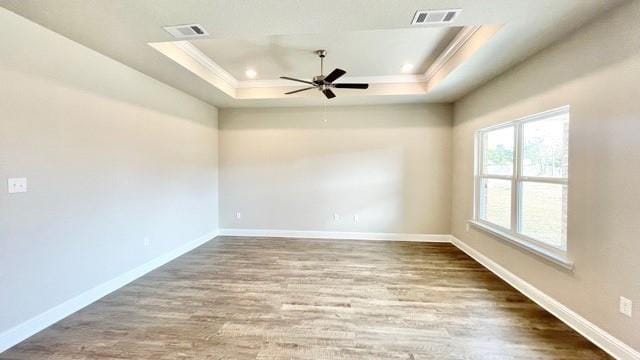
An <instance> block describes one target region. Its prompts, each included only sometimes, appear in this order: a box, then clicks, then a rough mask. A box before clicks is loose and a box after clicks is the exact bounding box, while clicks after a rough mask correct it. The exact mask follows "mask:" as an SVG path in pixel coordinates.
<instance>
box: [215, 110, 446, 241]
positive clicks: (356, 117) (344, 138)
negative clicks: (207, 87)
mask: <svg viewBox="0 0 640 360" xmlns="http://www.w3.org/2000/svg"><path fill="white" fill-rule="evenodd" d="M219 136H220V227H221V228H239V229H278V230H312V231H351V232H358V231H362V232H379V233H412V234H417V233H421V234H448V233H449V223H450V219H449V214H450V208H449V206H450V195H449V194H450V189H449V187H450V183H451V181H450V176H451V171H450V167H451V158H450V153H451V106H450V105H426V104H419V105H392V106H346V107H326V108H323V107H307V108H262V109H222V110H220V133H219ZM238 212H240V213H241V218H240V219H238V218H237V217H236V213H238ZM334 214H337V215H338V218H337V219H336V218H335V217H334ZM354 216H357V219H354Z"/></svg>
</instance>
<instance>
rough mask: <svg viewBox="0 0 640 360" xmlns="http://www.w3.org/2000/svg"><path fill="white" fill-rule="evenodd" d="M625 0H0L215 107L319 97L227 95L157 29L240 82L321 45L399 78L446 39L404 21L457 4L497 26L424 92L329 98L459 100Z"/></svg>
mask: <svg viewBox="0 0 640 360" xmlns="http://www.w3.org/2000/svg"><path fill="white" fill-rule="evenodd" d="M623 1H624V0H607V1H603V0H517V1H514V0H483V1H478V0H396V1H391V0H322V1H317V0H242V1H239V0H180V1H177V0H0V6H3V7H6V8H7V9H9V10H11V11H14V12H16V13H18V14H20V15H22V16H24V17H27V18H29V19H31V20H33V21H35V22H37V23H39V24H42V25H43V26H45V27H48V28H50V29H52V30H54V31H56V32H58V33H60V34H62V35H64V36H66V37H68V38H71V39H73V40H75V41H77V42H79V43H81V44H83V45H85V46H87V47H90V48H92V49H94V50H96V51H98V52H101V53H103V54H105V55H107V56H109V57H111V58H114V59H115V60H118V61H120V62H122V63H124V64H127V65H129V66H131V67H133V68H135V69H137V70H139V71H141V72H144V73H146V74H148V75H150V76H152V77H154V78H156V79H158V80H160V81H163V82H165V83H167V84H169V85H171V86H173V87H176V88H178V89H180V90H183V91H185V92H187V93H189V94H191V95H193V96H195V97H197V98H200V99H202V100H204V101H206V102H209V103H211V104H213V105H216V106H219V107H241V106H298V105H299V106H303V105H311V104H319V103H325V100H324V99H323V98H322V97H321V96H319V95H320V94H318V96H317V97H295V98H286V99H282V98H273V99H269V98H266V99H240V98H234V97H231V96H229V95H227V93H225V92H224V91H221V90H219V89H218V88H216V87H215V86H212V85H211V84H210V83H209V82H207V81H205V80H204V79H203V78H201V77H198V76H197V75H195V74H194V73H193V72H191V71H189V70H187V69H185V68H184V67H182V66H180V65H178V64H177V63H175V62H174V61H172V60H171V59H169V58H167V57H166V56H164V55H163V54H161V53H160V52H158V51H157V50H155V49H154V48H152V47H150V46H149V45H148V44H149V43H153V42H163V41H171V40H173V39H172V38H171V36H170V35H169V34H168V33H166V32H165V31H164V30H163V29H162V26H165V25H177V24H188V23H199V24H201V25H202V26H204V27H205V28H206V29H207V30H208V31H209V33H210V34H211V37H212V39H210V40H198V41H194V42H193V43H194V44H196V46H197V47H199V48H200V49H201V50H202V51H203V52H204V53H206V54H208V55H209V57H210V58H211V59H214V60H215V61H216V62H217V63H219V65H221V66H222V67H223V68H224V69H225V70H226V71H227V72H229V73H231V74H232V75H233V76H234V77H236V78H237V79H238V80H245V79H246V78H245V77H244V70H245V69H246V67H249V66H252V67H255V69H256V71H257V72H258V74H259V78H261V79H267V78H273V77H275V76H279V75H282V73H283V72H286V73H287V74H288V75H293V76H304V75H305V74H307V73H308V72H309V71H312V74H313V73H315V72H316V71H313V69H315V67H316V66H317V60H316V59H314V58H313V56H312V55H311V56H309V59H307V55H306V54H305V53H304V52H303V51H302V50H310V49H312V48H313V49H315V48H316V47H320V46H322V47H326V48H328V50H330V53H329V55H328V63H329V64H328V66H327V67H335V66H340V67H342V68H345V70H348V71H349V75H353V76H375V75H385V74H393V73H396V74H397V73H399V71H398V69H397V68H398V66H401V65H402V64H403V63H404V62H408V61H412V62H416V63H418V64H416V65H417V66H416V72H421V71H423V70H424V68H425V67H426V66H427V65H428V64H429V62H431V61H432V60H433V56H434V55H435V54H437V52H438V50H439V49H440V48H441V47H442V46H443V42H445V39H446V38H447V37H450V36H452V35H451V33H448V32H447V29H444V28H415V27H411V25H410V22H411V19H412V17H413V14H414V13H415V11H416V10H419V9H421V10H422V9H447V8H461V9H463V10H462V13H461V14H460V15H459V16H458V17H457V18H456V21H455V23H454V25H455V26H469V25H480V24H503V25H504V26H503V27H502V29H501V30H500V31H499V32H498V33H497V34H496V35H495V36H493V37H492V38H491V39H490V40H489V41H488V42H487V43H486V44H484V45H483V46H482V48H481V49H479V50H478V51H477V52H476V53H475V54H474V55H473V56H472V57H470V58H469V59H467V60H466V61H465V62H464V63H463V64H461V65H460V66H457V67H456V68H455V69H453V71H451V72H450V73H449V74H448V75H447V77H446V78H444V79H442V81H440V82H439V83H438V85H437V86H436V87H434V88H433V89H430V90H429V91H428V92H427V93H426V94H421V95H416V94H407V95H387V96H381V95H376V96H368V95H367V94H366V92H365V93H364V94H362V93H361V94H360V95H358V96H345V97H340V96H339V97H338V98H336V99H333V100H332V101H331V104H356V103H357V104H370V103H402V102H425V101H432V102H435V101H453V100H456V99H458V98H460V97H462V96H463V95H464V94H466V93H468V92H469V91H471V90H472V89H474V88H476V87H477V86H479V85H480V84H482V83H483V82H485V81H487V80H488V79H490V78H492V77H494V76H495V75H497V74H499V73H500V72H503V71H505V70H506V69H508V68H509V67H511V66H513V65H514V64H515V63H517V62H519V61H521V60H523V59H524V58H526V57H528V56H530V55H531V54H533V53H535V52H536V51H538V50H540V49H542V48H544V47H545V46H548V45H549V44H551V43H552V42H554V41H556V40H558V39H560V38H561V37H563V36H565V35H566V34H568V33H569V32H570V31H572V30H575V29H577V28H578V27H579V26H581V25H583V24H584V23H586V22H587V21H588V20H589V19H591V18H593V17H595V16H598V15H599V14H600V13H602V12H604V11H606V10H607V9H609V8H611V7H613V6H615V5H617V4H619V3H621V2H623ZM422 37H424V41H420V39H421V38H422ZM412 44H413V45H415V46H411V45H412ZM385 49H392V50H390V51H388V52H386V51H385ZM305 59H307V60H305ZM420 59H422V61H421V62H420ZM394 69H396V70H395V71H394ZM312 74H310V75H312ZM307 76H308V75H307Z"/></svg>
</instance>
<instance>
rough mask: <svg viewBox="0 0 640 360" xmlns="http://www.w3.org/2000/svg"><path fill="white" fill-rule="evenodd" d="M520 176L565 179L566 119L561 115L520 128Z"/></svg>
mask: <svg viewBox="0 0 640 360" xmlns="http://www.w3.org/2000/svg"><path fill="white" fill-rule="evenodd" d="M522 141H523V156H522V174H523V175H524V176H544V177H563V178H566V177H567V175H568V174H567V173H568V171H567V169H568V159H569V147H568V144H569V115H568V114H563V115H559V116H555V117H553V118H548V119H544V120H538V121H531V122H526V123H524V124H523V125H522Z"/></svg>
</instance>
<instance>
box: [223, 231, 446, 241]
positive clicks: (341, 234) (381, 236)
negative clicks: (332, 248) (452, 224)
mask: <svg viewBox="0 0 640 360" xmlns="http://www.w3.org/2000/svg"><path fill="white" fill-rule="evenodd" d="M219 235H221V236H256V237H286V238H299V239H341V240H385V241H417V242H443V243H448V242H450V238H449V235H448V234H442V235H440V234H403V233H368V232H347V231H310V230H270V229H220V234H219Z"/></svg>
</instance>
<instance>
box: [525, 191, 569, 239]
mask: <svg viewBox="0 0 640 360" xmlns="http://www.w3.org/2000/svg"><path fill="white" fill-rule="evenodd" d="M521 209H522V213H521V221H520V228H521V229H520V232H521V233H522V234H524V235H527V236H529V237H531V238H534V239H536V240H538V241H541V242H543V243H545V244H548V245H551V246H554V247H558V248H564V244H565V241H566V238H567V230H566V229H567V186H566V185H563V184H547V183H536V182H523V183H522V204H521Z"/></svg>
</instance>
